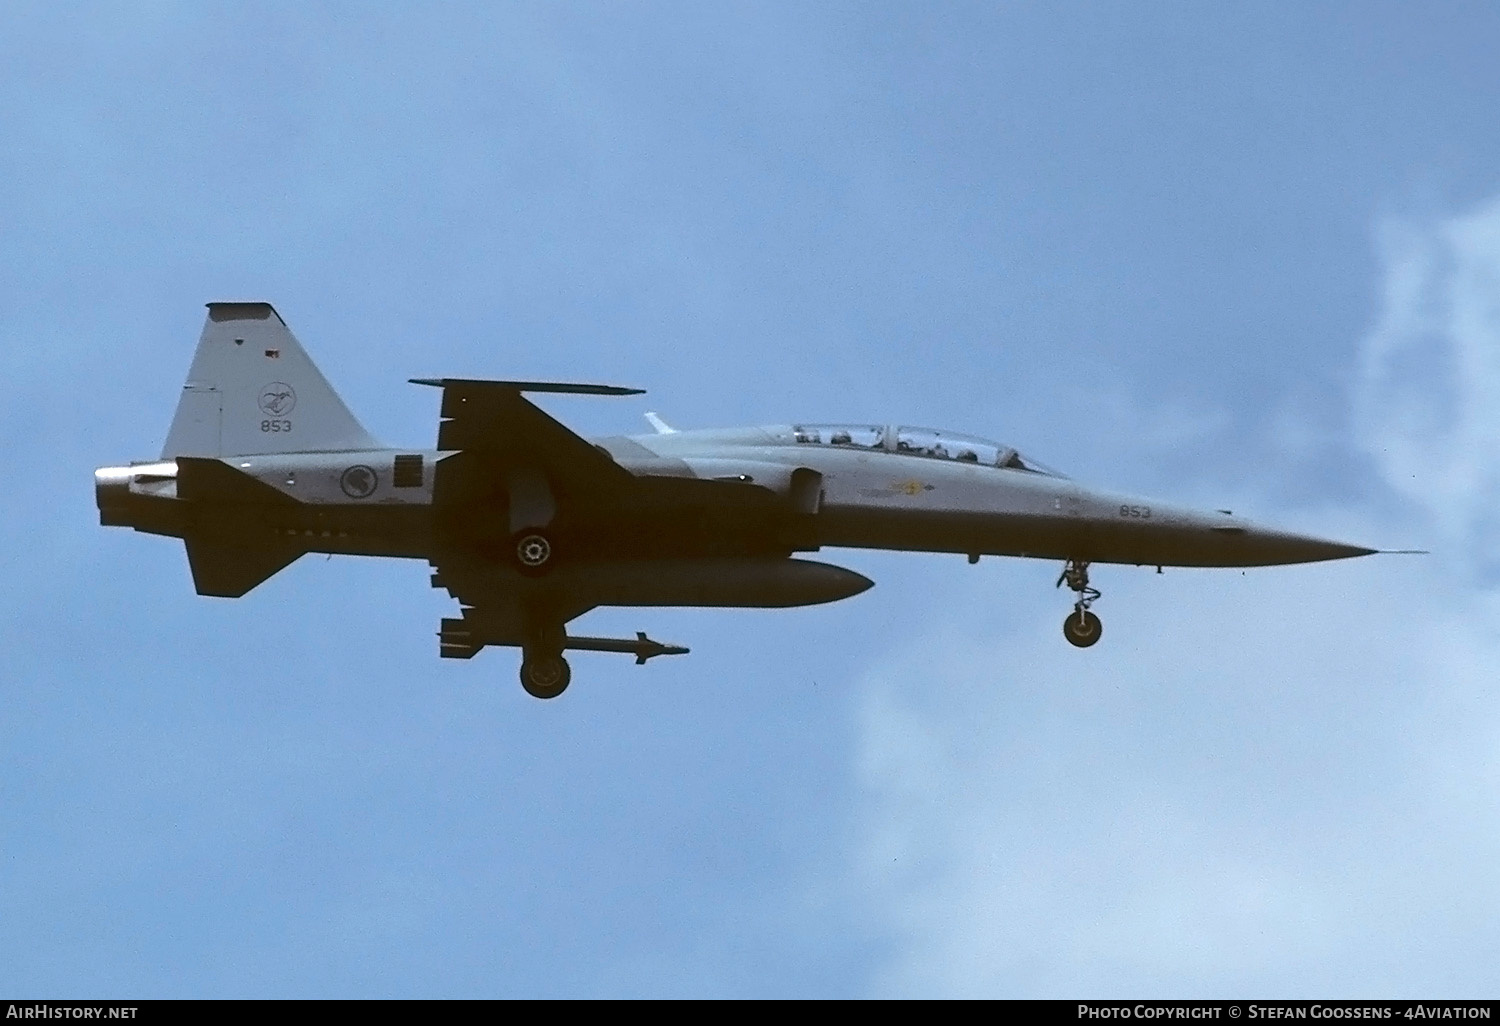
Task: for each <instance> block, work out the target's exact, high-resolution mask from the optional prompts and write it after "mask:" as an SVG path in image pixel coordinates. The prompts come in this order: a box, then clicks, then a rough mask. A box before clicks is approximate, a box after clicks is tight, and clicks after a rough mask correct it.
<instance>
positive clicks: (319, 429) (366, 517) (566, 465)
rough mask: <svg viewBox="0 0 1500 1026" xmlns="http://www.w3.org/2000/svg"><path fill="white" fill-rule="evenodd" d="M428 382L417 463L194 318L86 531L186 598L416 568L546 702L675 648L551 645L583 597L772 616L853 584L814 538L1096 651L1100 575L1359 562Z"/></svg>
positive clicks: (853, 460) (997, 463)
mask: <svg viewBox="0 0 1500 1026" xmlns="http://www.w3.org/2000/svg"><path fill="white" fill-rule="evenodd" d="M411 380H412V381H413V383H415V384H420V385H431V386H433V387H436V388H438V389H441V391H442V400H441V422H440V423H439V425H438V430H437V444H436V445H435V446H434V447H433V448H429V449H422V448H412V449H393V448H391V447H389V446H387V445H384V444H382V443H380V442H378V441H376V440H375V439H374V438H373V437H371V436H370V434H369V432H367V431H366V430H365V429H364V428H363V427H362V426H361V425H360V423H359V421H358V420H357V419H355V417H354V415H353V414H352V413H350V412H349V409H348V407H346V406H345V405H344V403H343V401H342V400H341V399H340V398H339V396H338V394H337V393H336V392H335V391H334V390H333V388H332V387H331V386H330V385H329V384H328V381H327V379H325V378H324V377H323V375H322V373H321V372H319V370H318V368H317V367H316V366H315V365H314V364H313V362H312V360H311V359H309V357H308V355H307V353H306V352H305V351H304V350H303V348H302V346H301V345H300V344H299V343H298V342H297V339H296V338H295V337H293V335H292V333H291V331H290V330H289V329H288V328H287V326H286V323H285V322H284V321H283V320H282V319H281V317H280V315H278V314H277V312H276V311H275V310H274V309H273V308H272V307H271V305H270V304H269V303H210V304H208V318H207V320H206V321H205V323H204V327H203V333H202V336H201V337H200V339H199V341H198V349H197V352H196V354H195V355H194V357H193V362H192V366H191V368H190V369H189V371H188V377H187V383H186V384H185V385H184V386H183V390H182V396H181V398H180V400H179V401H178V404H177V412H176V415H175V417H174V418H173V420H172V426H171V429H170V431H169V432H168V434H167V441H166V445H165V446H164V447H163V449H162V453H161V457H160V458H159V459H156V460H151V461H148V462H137V463H131V464H129V465H127V466H112V467H102V468H100V469H98V470H97V471H95V473H94V487H95V495H96V498H97V502H98V506H99V520H100V523H101V524H104V525H106V526H120V527H131V528H134V529H135V530H137V531H144V532H148V533H151V534H159V535H166V536H169V537H173V538H181V539H182V540H183V541H184V543H185V546H186V550H187V558H188V565H189V567H190V568H191V570H192V577H193V584H194V586H195V587H196V589H197V591H198V593H199V594H200V595H215V596H222V597H226V598H236V597H239V596H241V595H244V594H245V593H247V592H248V591H250V590H251V589H252V588H254V587H255V586H256V585H258V584H260V583H261V582H262V581H264V580H266V579H267V578H269V577H271V576H272V575H273V574H275V573H276V572H277V571H279V570H281V569H282V568H283V567H285V566H287V565H288V564H290V563H291V562H292V561H294V560H295V559H297V557H299V556H301V555H303V554H304V553H308V552H324V553H340V554H350V555H363V556H396V557H404V558H408V559H420V560H425V561H426V562H427V563H428V564H429V565H430V566H431V568H432V577H431V581H432V586H433V587H435V588H443V589H446V590H447V591H448V592H449V593H450V594H451V595H452V596H453V598H455V599H456V600H457V601H458V603H459V606H460V614H459V615H458V616H456V617H452V618H445V619H443V621H442V623H441V625H440V628H439V630H438V651H439V655H440V656H442V657H444V658H449V659H469V658H472V657H473V656H475V655H477V654H478V653H479V652H480V651H481V650H482V649H484V648H485V647H486V646H489V645H498V646H511V647H516V648H519V649H520V650H521V684H522V686H523V687H524V688H525V689H526V691H527V692H528V693H530V694H531V695H534V696H536V697H537V698H555V697H556V696H558V695H560V694H562V692H563V691H564V689H565V688H567V686H568V683H569V681H570V679H571V676H572V674H571V671H570V669H569V666H568V662H567V660H566V659H565V657H564V653H565V652H566V651H569V650H589V651H596V652H598V651H602V652H621V653H626V654H629V655H634V656H635V657H636V662H637V663H645V662H646V661H647V660H649V659H652V658H655V657H656V656H661V655H678V654H684V653H686V652H687V649H686V648H683V647H680V646H676V645H667V644H663V643H661V642H658V641H654V640H652V639H650V638H648V637H647V636H646V634H645V633H644V632H638V633H637V635H636V637H635V638H633V639H632V638H594V637H581V636H576V635H570V634H569V633H568V631H567V625H568V623H569V622H571V621H572V620H574V619H576V618H577V617H579V616H581V615H582V614H584V613H586V612H588V611H589V610H591V609H594V608H596V607H598V606H733V607H785V606H804V605H814V604H817V603H822V602H835V601H838V600H840V599H846V598H849V597H851V596H854V595H858V594H859V593H860V592H863V591H864V590H866V589H867V588H869V587H870V586H871V585H872V583H873V582H872V581H870V580H869V579H868V578H866V577H864V576H862V575H861V574H858V573H855V572H854V571H852V570H848V569H845V568H844V567H840V566H835V565H832V564H829V563H824V562H818V561H814V560H810V559H805V558H800V556H799V555H798V554H799V553H807V552H816V551H818V550H820V549H822V548H825V547H829V548H871V549H902V550H915V551H921V552H948V553H959V554H964V555H967V556H968V558H969V561H970V562H971V563H972V562H977V561H978V560H979V558H980V557H981V556H985V555H993V556H1029V557H1032V558H1037V559H1049V560H1057V561H1060V562H1061V563H1062V572H1061V575H1060V576H1059V577H1058V582H1057V583H1058V586H1059V587H1061V586H1063V585H1066V586H1067V587H1068V588H1069V589H1070V590H1071V591H1072V592H1073V593H1074V595H1075V600H1074V602H1073V609H1072V612H1070V613H1069V614H1068V616H1067V617H1066V619H1065V620H1064V621H1063V635H1064V637H1066V638H1067V640H1068V641H1069V642H1071V643H1072V644H1073V645H1075V646H1077V647H1079V648H1086V647H1088V646H1090V645H1093V644H1094V643H1095V642H1097V641H1098V640H1099V638H1100V635H1101V633H1102V626H1101V624H1100V621H1099V617H1098V616H1097V615H1096V614H1095V613H1094V612H1093V611H1092V609H1091V608H1090V607H1091V606H1092V605H1093V604H1094V602H1095V601H1096V600H1097V599H1098V598H1099V591H1098V590H1097V589H1095V588H1093V587H1091V585H1090V580H1089V567H1090V566H1091V565H1092V564H1095V563H1120V564H1136V565H1147V566H1156V567H1157V568H1160V567H1163V566H1200V567H1210V566H1215V567H1248V566H1265V565H1272V564H1283V563H1306V562H1313V561H1316V560H1328V559H1343V558H1346V557H1350V556H1363V555H1367V554H1370V553H1372V552H1374V551H1376V550H1374V549H1367V548H1362V547H1360V546H1357V545H1347V544H1344V543H1342V542H1336V541H1327V540H1324V539H1322V538H1315V537H1309V536H1306V535H1301V534H1293V533H1288V532H1286V531H1281V530H1275V529H1272V528H1268V527H1263V526H1259V525H1257V524H1254V523H1251V522H1250V521H1248V520H1245V519H1243V518H1241V517H1237V516H1235V515H1234V514H1233V513H1231V512H1230V511H1229V510H1210V511H1206V512H1205V511H1200V510H1193V509H1186V508H1183V507H1181V506H1176V505H1172V504H1170V503H1166V502H1160V501H1156V500H1152V499H1142V498H1137V497H1134V496H1128V495H1119V494H1115V493H1112V492H1106V491H1100V490H1097V489H1092V488H1088V487H1085V486H1084V485H1081V484H1079V483H1077V482H1076V481H1073V480H1071V479H1069V478H1068V477H1065V476H1064V475H1062V474H1060V473H1058V472H1057V471H1055V470H1053V469H1051V468H1050V467H1047V466H1045V465H1044V464H1042V463H1039V462H1037V461H1036V460H1034V459H1032V458H1030V457H1029V456H1027V455H1024V454H1022V453H1020V452H1018V451H1017V450H1016V449H1014V448H1012V447H1011V446H1009V445H1004V444H1001V443H998V442H991V441H987V440H985V439H983V438H976V437H973V436H970V435H964V434H957V433H954V432H950V431H940V430H932V429H928V428H920V427H907V426H902V425H896V424H887V423H862V424H811V423H800V424H786V425H773V426H769V427H752V428H729V429H715V430H701V431H676V430H673V429H672V428H671V427H669V426H668V425H667V424H666V423H665V422H664V421H663V420H662V419H661V418H660V417H658V416H656V415H655V414H654V413H653V414H647V420H648V421H649V422H650V424H651V426H652V427H653V429H654V430H653V432H652V433H650V434H642V435H633V436H629V437H625V436H618V437H610V438H599V439H594V440H586V439H584V438H582V437H580V436H579V435H577V434H575V433H574V432H572V431H570V430H569V429H568V428H566V427H564V426H563V425H562V424H561V423H559V422H558V421H556V420H554V419H553V418H552V417H550V416H549V415H547V414H546V413H544V412H543V411H542V410H541V409H540V408H539V407H537V406H536V405H534V404H533V403H532V402H531V401H530V400H528V399H527V398H526V396H527V394H537V393H571V394H580V395H595V396H622V395H637V394H640V390H639V389H632V388H620V387H614V386H608V385H589V384H571V383H560V382H541V381H486V380H475V379H469V378H414V379H411Z"/></svg>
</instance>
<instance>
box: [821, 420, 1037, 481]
mask: <svg viewBox="0 0 1500 1026" xmlns="http://www.w3.org/2000/svg"><path fill="white" fill-rule="evenodd" d="M792 439H793V441H795V442H796V443H797V444H799V445H836V446H840V447H848V448H851V449H869V450H872V451H877V452H893V453H899V454H901V455H904V456H925V457H927V458H929V459H939V460H954V461H956V462H959V463H973V464H976V465H977V466H981V467H998V468H1000V469H1002V470H1024V471H1026V472H1028V473H1032V474H1047V475H1049V476H1051V477H1062V476H1063V475H1061V474H1059V473H1058V472H1057V471H1055V470H1053V469H1051V468H1050V467H1047V466H1045V465H1044V464H1041V463H1038V462H1037V461H1035V460H1033V459H1031V458H1030V457H1026V456H1022V455H1021V454H1020V453H1018V452H1017V451H1016V450H1015V449H1013V448H1011V447H1010V446H1008V445H1001V444H1000V443H999V442H991V441H988V440H987V439H983V438H976V437H974V436H973V435H961V434H958V433H957V432H956V431H939V430H937V429H935V428H923V427H891V426H885V425H879V424H876V425H869V424H798V425H795V426H794V427H793V428H792Z"/></svg>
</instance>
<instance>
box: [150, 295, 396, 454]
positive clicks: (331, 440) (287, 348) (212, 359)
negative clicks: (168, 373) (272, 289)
mask: <svg viewBox="0 0 1500 1026" xmlns="http://www.w3.org/2000/svg"><path fill="white" fill-rule="evenodd" d="M380 448H383V446H381V444H380V443H379V442H377V441H376V440H375V439H374V438H372V437H370V433H369V432H368V431H366V430H365V429H364V427H363V426H361V425H360V423H359V421H358V420H356V419H355V418H354V414H352V413H350V412H349V407H347V406H345V405H344V401H343V400H342V399H340V398H339V396H338V393H337V392H335V391H334V390H333V386H331V385H330V384H328V379H327V378H325V377H323V374H322V372H321V371H319V370H318V368H317V366H316V365H315V364H314V363H313V362H312V360H311V359H309V358H308V355H307V353H306V351H304V350H303V348H302V345H301V343H299V342H298V341H297V339H296V337H295V336H294V335H293V334H292V333H291V331H290V330H289V329H288V328H287V326H286V322H285V321H283V320H282V319H281V316H280V315H279V314H278V313H277V312H276V311H275V310H274V309H273V308H272V307H271V304H270V303H209V304H208V319H207V320H206V321H204V322H203V335H202V337H201V338H199V340H198V351H197V352H196V353H195V354H194V355H193V365H192V367H191V368H190V369H189V370H188V378H187V383H186V384H185V385H183V388H182V398H181V399H180V400H179V401H178V403H177V414H176V416H175V417H173V418H172V429H171V431H169V432H168V433H167V444H166V447H165V448H164V449H163V450H162V458H163V459H173V458H175V457H177V456H250V455H259V454H263V453H273V452H336V451H340V450H349V449H380Z"/></svg>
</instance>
